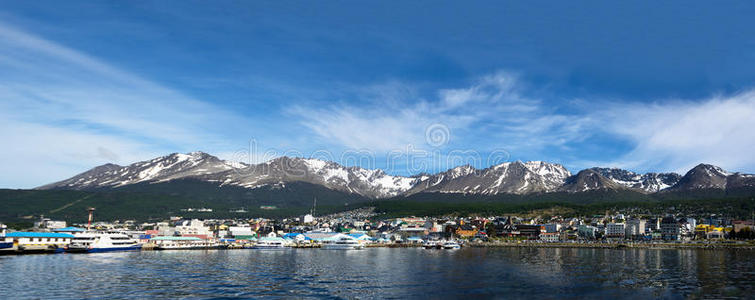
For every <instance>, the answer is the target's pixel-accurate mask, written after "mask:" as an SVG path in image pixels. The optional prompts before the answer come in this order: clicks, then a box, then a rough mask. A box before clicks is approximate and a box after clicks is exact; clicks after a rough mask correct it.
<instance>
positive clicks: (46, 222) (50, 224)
mask: <svg viewBox="0 0 755 300" xmlns="http://www.w3.org/2000/svg"><path fill="white" fill-rule="evenodd" d="M34 227H36V228H49V229H58V228H64V227H66V221H55V220H50V219H48V218H42V219H40V220H39V221H38V222H34Z"/></svg>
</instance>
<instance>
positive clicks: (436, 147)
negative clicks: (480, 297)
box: [0, 0, 755, 188]
mask: <svg viewBox="0 0 755 300" xmlns="http://www.w3.org/2000/svg"><path fill="white" fill-rule="evenodd" d="M545 4H546V3H538V2H537V1H536V2H529V1H475V2H474V3H467V2H459V1H454V2H445V1H375V2H362V1H359V2H357V1H266V2H263V1H260V2H252V1H65V2H61V1H6V0H0V141H1V142H2V147H0V188H33V187H36V186H40V185H43V184H47V183H50V182H54V181H58V180H62V179H65V178H68V177H71V176H73V175H75V174H78V173H80V172H83V171H86V170H88V169H90V168H93V167H95V166H97V165H101V164H104V163H116V164H120V165H128V164H131V163H134V162H137V161H141V160H147V159H151V158H154V157H157V156H161V155H166V154H169V153H174V152H180V153H186V152H191V151H204V152H207V153H210V154H213V155H216V156H218V157H220V158H223V159H227V160H231V161H241V162H247V163H255V162H262V161H265V160H268V159H270V158H273V157H276V156H281V155H288V156H301V157H314V158H321V159H326V160H331V161H336V162H339V163H342V164H344V165H349V166H351V165H356V166H361V167H365V168H381V169H384V170H386V172H387V173H390V174H396V175H412V174H417V173H421V172H427V173H432V172H437V171H443V170H446V169H449V168H452V167H455V166H457V165H462V164H471V165H474V166H475V167H479V168H484V167H488V166H490V165H493V164H497V163H500V162H503V161H517V160H521V161H532V160H535V161H548V162H553V163H559V164H562V165H564V166H565V167H567V168H568V169H569V170H571V171H572V172H573V173H576V172H577V171H579V170H581V169H584V168H589V167H596V166H600V167H619V168H624V169H628V170H632V171H635V172H667V171H673V172H678V173H682V174H683V173H684V172H686V171H687V170H689V169H690V168H692V167H693V166H695V165H697V164H699V163H710V164H714V165H718V166H721V167H722V168H724V169H726V170H729V171H738V172H745V173H755V155H753V149H755V117H754V116H755V21H753V18H752V16H753V15H755V4H753V3H751V2H745V1H742V2H727V3H717V4H711V3H706V2H703V1H681V2H673V1H669V2H663V3H657V2H656V1H631V3H630V2H627V3H609V2H608V1H595V2H591V1H577V2H568V3H566V2H564V3H554V2H547V5H545Z"/></svg>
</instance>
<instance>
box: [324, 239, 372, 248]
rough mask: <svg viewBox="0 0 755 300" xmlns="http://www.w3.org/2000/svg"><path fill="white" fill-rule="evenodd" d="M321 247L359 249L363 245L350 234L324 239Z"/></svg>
mask: <svg viewBox="0 0 755 300" xmlns="http://www.w3.org/2000/svg"><path fill="white" fill-rule="evenodd" d="M321 248H322V249H326V250H359V249H363V248H364V245H362V244H360V243H359V241H357V239H355V238H353V237H350V236H339V237H335V238H333V239H325V240H323V243H322V247H321Z"/></svg>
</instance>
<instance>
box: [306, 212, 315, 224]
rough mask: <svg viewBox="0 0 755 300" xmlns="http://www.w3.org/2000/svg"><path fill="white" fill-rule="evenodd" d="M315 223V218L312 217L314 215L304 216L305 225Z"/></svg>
mask: <svg viewBox="0 0 755 300" xmlns="http://www.w3.org/2000/svg"><path fill="white" fill-rule="evenodd" d="M314 221H315V217H314V216H312V215H310V214H306V215H304V223H305V224H306V223H312V222H314Z"/></svg>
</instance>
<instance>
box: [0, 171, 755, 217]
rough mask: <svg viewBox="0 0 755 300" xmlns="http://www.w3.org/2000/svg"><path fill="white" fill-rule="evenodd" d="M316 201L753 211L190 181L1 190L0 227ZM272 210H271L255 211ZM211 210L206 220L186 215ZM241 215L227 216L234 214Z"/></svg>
mask: <svg viewBox="0 0 755 300" xmlns="http://www.w3.org/2000/svg"><path fill="white" fill-rule="evenodd" d="M315 198H317V213H318V214H319V215H322V214H329V213H335V212H340V211H345V210H351V209H355V208H360V207H366V206H374V207H376V211H377V212H379V213H382V214H381V217H399V216H411V215H414V216H442V215H459V216H467V215H484V216H492V215H505V214H518V215H523V216H526V215H530V216H534V215H541V216H547V215H562V216H567V217H568V216H586V215H594V214H604V213H605V211H606V210H610V211H616V210H622V211H631V212H632V213H633V214H663V213H666V212H681V213H683V214H688V215H702V214H707V213H716V214H719V215H722V216H727V217H733V218H749V217H750V215H751V213H752V211H753V209H755V200H752V193H749V194H748V193H743V194H742V195H733V194H726V193H724V192H722V191H709V192H704V193H699V194H689V193H688V194H672V193H661V194H659V195H646V194H641V193H636V192H631V191H591V192H585V193H576V194H569V193H549V194H532V195H492V196H488V195H459V194H442V193H420V194H415V195H411V196H408V197H403V196H401V197H394V198H391V199H387V200H380V201H371V200H369V199H367V198H364V197H361V196H357V195H353V194H347V193H343V192H338V191H334V190H330V189H327V188H325V187H322V186H319V185H313V184H308V183H301V182H294V183H286V184H285V187H284V186H266V187H260V188H256V189H247V188H243V187H237V186H218V185H216V184H213V183H208V182H202V181H196V180H188V179H187V180H174V181H171V182H167V183H158V184H147V183H145V184H135V185H130V186H126V187H122V188H116V189H103V190H96V191H69V190H0V222H3V223H6V224H11V223H13V224H18V226H24V225H25V224H30V223H31V222H33V221H34V220H36V219H37V218H38V217H39V216H40V215H45V216H47V217H50V218H53V219H59V220H66V221H68V222H77V223H78V222H85V221H86V217H87V212H86V208H87V207H95V208H97V211H96V212H95V219H96V220H102V221H110V220H115V219H120V220H126V219H133V220H137V221H146V220H162V219H165V218H167V217H169V216H182V217H187V218H252V217H268V218H282V217H291V216H301V215H303V214H305V213H307V212H308V211H309V210H310V209H311V207H312V202H313V200H314V199H315ZM262 206H274V207H275V209H261V208H260V207H262ZM187 208H210V209H212V210H213V211H212V212H196V211H195V212H187V211H183V210H182V209H187ZM242 208H243V209H244V210H246V212H243V213H238V212H232V211H234V210H238V209H242Z"/></svg>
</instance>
